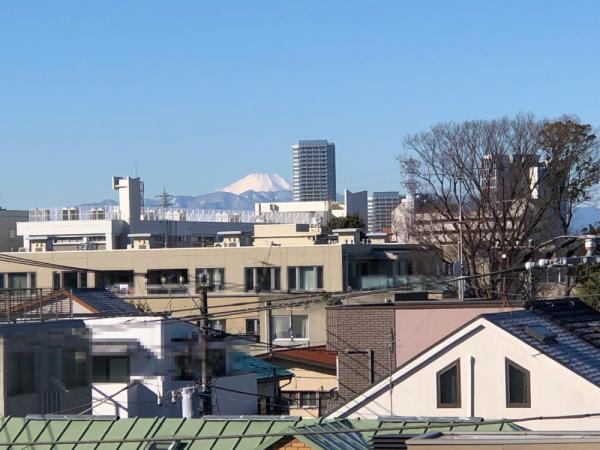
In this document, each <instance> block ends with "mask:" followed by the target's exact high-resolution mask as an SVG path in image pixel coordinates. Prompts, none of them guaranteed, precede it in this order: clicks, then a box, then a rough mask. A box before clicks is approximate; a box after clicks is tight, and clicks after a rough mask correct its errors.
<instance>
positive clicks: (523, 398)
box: [505, 359, 531, 408]
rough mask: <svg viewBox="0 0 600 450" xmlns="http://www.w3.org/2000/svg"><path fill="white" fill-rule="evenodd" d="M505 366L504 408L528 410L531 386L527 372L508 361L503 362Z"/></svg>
mask: <svg viewBox="0 0 600 450" xmlns="http://www.w3.org/2000/svg"><path fill="white" fill-rule="evenodd" d="M505 366H506V407H507V408H530V407H531V386H530V376H529V370H527V369H525V368H523V367H521V366H520V365H518V364H517V363H515V362H513V361H511V360H510V359H506V360H505Z"/></svg>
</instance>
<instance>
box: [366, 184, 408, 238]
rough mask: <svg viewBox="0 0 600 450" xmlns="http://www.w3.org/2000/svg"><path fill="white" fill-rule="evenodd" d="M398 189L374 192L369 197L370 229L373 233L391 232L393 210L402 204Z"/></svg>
mask: <svg viewBox="0 0 600 450" xmlns="http://www.w3.org/2000/svg"><path fill="white" fill-rule="evenodd" d="M400 200H401V197H400V193H399V192H397V191H388V192H373V195H371V196H370V197H369V199H368V216H369V217H368V229H369V232H371V233H382V232H383V233H391V231H392V211H393V210H394V209H395V208H396V207H397V206H398V205H399V204H400Z"/></svg>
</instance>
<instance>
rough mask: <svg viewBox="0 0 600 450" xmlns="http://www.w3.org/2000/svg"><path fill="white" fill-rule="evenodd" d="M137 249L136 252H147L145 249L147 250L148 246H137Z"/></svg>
mask: <svg viewBox="0 0 600 450" xmlns="http://www.w3.org/2000/svg"><path fill="white" fill-rule="evenodd" d="M137 249H138V250H147V249H148V246H147V245H146V244H141V245H138V246H137Z"/></svg>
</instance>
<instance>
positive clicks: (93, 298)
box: [71, 289, 141, 316]
mask: <svg viewBox="0 0 600 450" xmlns="http://www.w3.org/2000/svg"><path fill="white" fill-rule="evenodd" d="M71 292H72V294H73V300H74V301H76V302H77V303H79V304H81V305H83V306H84V307H87V308H88V309H90V310H91V312H92V313H93V314H100V315H112V316H139V315H140V314H141V313H140V310H139V309H137V308H136V307H135V306H133V305H132V304H131V303H128V302H126V301H125V300H123V299H122V298H121V297H119V296H118V295H116V294H114V293H112V292H110V291H107V290H106V289H72V290H71Z"/></svg>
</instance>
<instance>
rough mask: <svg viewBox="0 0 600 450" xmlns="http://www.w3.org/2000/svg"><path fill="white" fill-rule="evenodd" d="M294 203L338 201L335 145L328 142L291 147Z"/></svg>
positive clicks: (303, 143) (302, 142)
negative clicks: (336, 199) (336, 198)
mask: <svg viewBox="0 0 600 450" xmlns="http://www.w3.org/2000/svg"><path fill="white" fill-rule="evenodd" d="M292 175H293V176H292V178H293V191H294V201H297V202H302V201H315V200H316V201H319V200H335V197H336V185H335V144H334V143H333V142H327V141H326V140H312V141H299V142H298V143H297V144H294V145H292Z"/></svg>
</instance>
